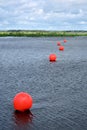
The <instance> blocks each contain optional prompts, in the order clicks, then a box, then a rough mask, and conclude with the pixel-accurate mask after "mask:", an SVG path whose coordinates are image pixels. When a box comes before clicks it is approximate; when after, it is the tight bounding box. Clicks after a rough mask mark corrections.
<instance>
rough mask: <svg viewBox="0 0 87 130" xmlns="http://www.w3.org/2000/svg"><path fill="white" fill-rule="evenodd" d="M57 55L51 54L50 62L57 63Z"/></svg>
mask: <svg viewBox="0 0 87 130" xmlns="http://www.w3.org/2000/svg"><path fill="white" fill-rule="evenodd" d="M56 58H57V57H56V54H50V56H49V60H50V61H51V62H53V61H56Z"/></svg>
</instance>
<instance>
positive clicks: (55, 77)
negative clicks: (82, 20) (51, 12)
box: [0, 37, 87, 130]
mask: <svg viewBox="0 0 87 130" xmlns="http://www.w3.org/2000/svg"><path fill="white" fill-rule="evenodd" d="M63 39H64V38H55V37H54V38H26V37H25V38H23V37H21V38H15V37H7V38H6V37H5V38H0V130H87V37H74V38H72V37H70V38H66V39H67V41H68V42H67V43H63ZM57 41H61V42H62V45H64V47H65V50H64V51H63V52H60V51H59V50H58V46H57ZM51 53H55V54H56V55H57V61H56V62H49V55H50V54H51ZM21 91H24V92H27V93H30V95H31V96H32V98H33V106H32V108H31V110H30V111H27V112H25V113H19V112H16V111H14V108H13V104H12V101H13V98H14V96H15V95H16V94H17V93H18V92H21ZM32 114H33V115H32Z"/></svg>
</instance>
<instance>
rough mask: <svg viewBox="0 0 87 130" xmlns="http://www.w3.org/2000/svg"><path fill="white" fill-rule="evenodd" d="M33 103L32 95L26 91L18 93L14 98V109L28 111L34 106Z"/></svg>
mask: <svg viewBox="0 0 87 130" xmlns="http://www.w3.org/2000/svg"><path fill="white" fill-rule="evenodd" d="M32 104H33V100H32V97H31V96H30V95H29V94H28V93H25V92H20V93H18V94H16V96H15V97H14V99H13V106H14V109H15V110H18V111H22V112H23V111H26V110H28V109H30V108H31V107H32Z"/></svg>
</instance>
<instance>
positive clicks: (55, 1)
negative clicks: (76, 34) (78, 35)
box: [0, 0, 87, 30]
mask: <svg viewBox="0 0 87 130" xmlns="http://www.w3.org/2000/svg"><path fill="white" fill-rule="evenodd" d="M10 29H25V30H87V0H0V30H10Z"/></svg>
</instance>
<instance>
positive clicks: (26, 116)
mask: <svg viewBox="0 0 87 130" xmlns="http://www.w3.org/2000/svg"><path fill="white" fill-rule="evenodd" d="M14 118H15V123H16V124H17V125H25V124H27V123H31V122H32V118H33V114H32V113H31V111H30V110H27V111H24V112H20V111H17V110H16V111H15V112H14Z"/></svg>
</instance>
